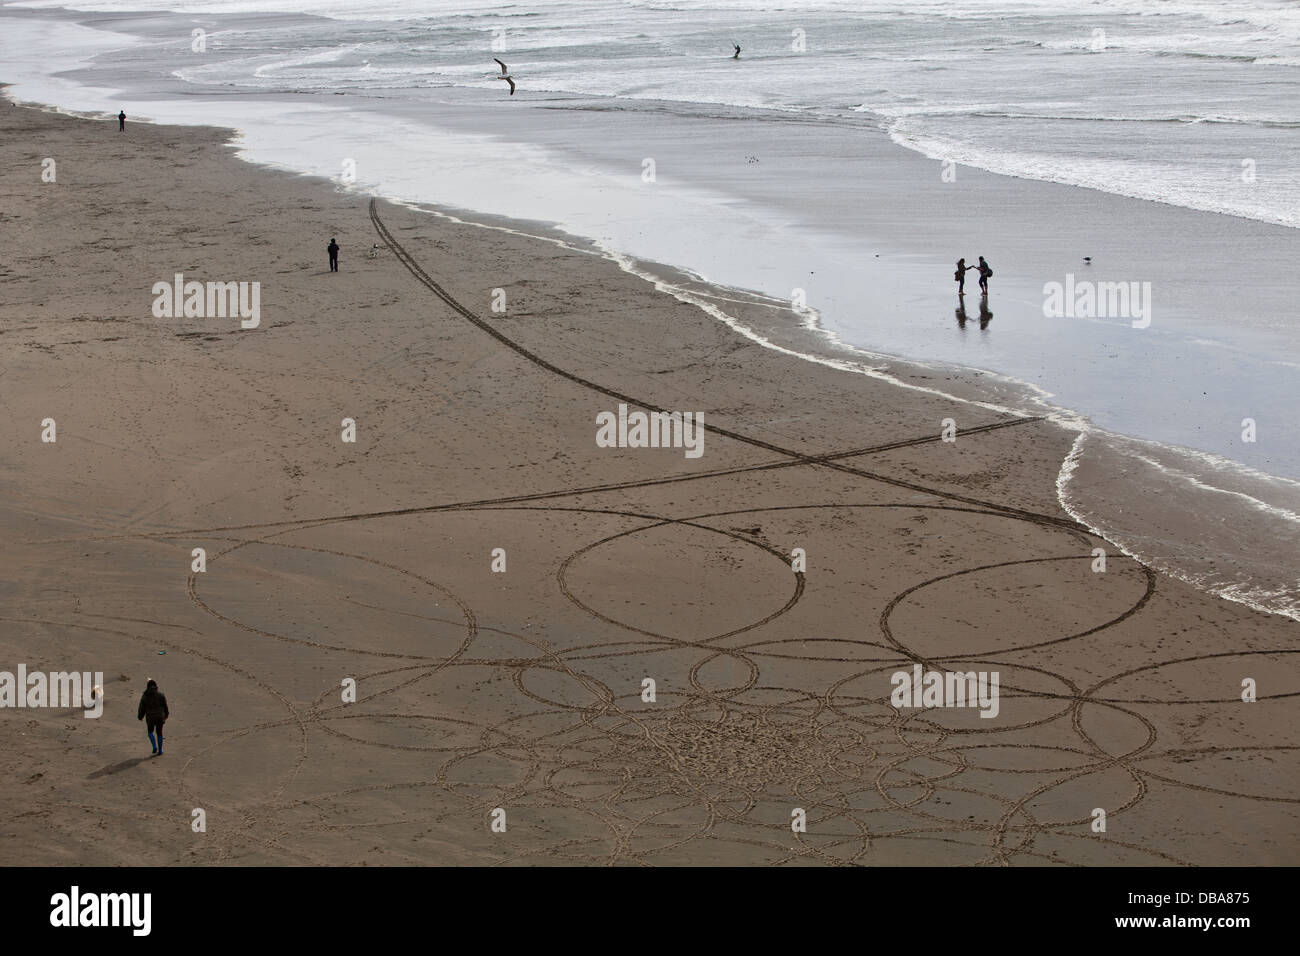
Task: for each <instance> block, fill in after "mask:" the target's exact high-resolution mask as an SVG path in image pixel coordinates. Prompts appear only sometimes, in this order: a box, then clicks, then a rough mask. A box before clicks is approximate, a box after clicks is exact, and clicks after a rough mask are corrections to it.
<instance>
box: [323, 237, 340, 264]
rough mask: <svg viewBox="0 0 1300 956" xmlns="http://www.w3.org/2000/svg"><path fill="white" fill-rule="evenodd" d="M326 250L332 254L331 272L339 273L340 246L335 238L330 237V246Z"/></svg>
mask: <svg viewBox="0 0 1300 956" xmlns="http://www.w3.org/2000/svg"><path fill="white" fill-rule="evenodd" d="M325 249H326V251H327V252H328V253H329V254H330V272H338V271H339V244H338V243H337V242H335V241H334V237H333V236H331V237H330V244H329V245H328V246H326V247H325Z"/></svg>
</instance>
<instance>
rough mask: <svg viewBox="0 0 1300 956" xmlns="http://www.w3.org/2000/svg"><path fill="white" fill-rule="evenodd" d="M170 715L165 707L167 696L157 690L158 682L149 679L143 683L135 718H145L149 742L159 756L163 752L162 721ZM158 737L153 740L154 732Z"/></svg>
mask: <svg viewBox="0 0 1300 956" xmlns="http://www.w3.org/2000/svg"><path fill="white" fill-rule="evenodd" d="M170 716H171V711H169V710H168V709H167V698H166V697H165V696H164V695H163V694H162V693H161V692H159V690H158V682H157V681H155V680H150V681H149V683H147V684H145V687H144V693H143V694H141V695H140V707H139V709H138V710H137V711H136V715H135V719H136V720H146V719H147V720H146V723H145V728H146V729H147V730H148V731H149V743H150V744H152V745H153V752H154V753H155V754H157V755H159V756H161V755H162V752H163V749H162V748H163V738H162V730H163V722H164V721H165V720H166V719H167V718H168V717H170ZM155 733H156V734H157V735H158V739H157V740H154V734H155Z"/></svg>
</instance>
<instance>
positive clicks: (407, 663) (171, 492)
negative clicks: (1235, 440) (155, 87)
mask: <svg viewBox="0 0 1300 956" xmlns="http://www.w3.org/2000/svg"><path fill="white" fill-rule="evenodd" d="M0 133H2V135H0V160H2V162H0V200H2V202H0V222H2V223H3V226H4V232H5V237H6V242H5V250H4V255H3V258H2V259H0V288H2V289H3V297H2V298H0V345H2V346H3V349H2V350H0V355H2V356H3V360H2V361H3V366H0V397H2V398H3V402H2V405H3V413H2V414H3V418H2V421H3V429H4V435H5V452H6V453H5V454H4V455H3V456H0V536H2V540H3V542H4V546H3V547H2V548H0V619H2V620H3V626H2V627H0V670H9V671H12V670H14V669H15V668H16V667H17V665H18V664H20V663H22V664H25V665H26V667H27V668H28V669H29V670H44V671H63V670H72V669H75V670H78V671H92V672H102V673H103V675H104V690H105V703H104V710H103V716H102V717H101V718H99V719H86V718H84V717H83V716H82V714H81V712H80V711H77V710H66V709H65V710H59V709H53V708H46V709H40V710H36V709H30V710H19V709H6V710H2V711H0V744H2V746H0V767H2V768H3V772H4V776H5V780H6V784H5V785H4V786H3V787H0V858H4V859H7V860H10V861H18V860H22V861H23V862H39V863H52V864H76V865H89V864H101V865H132V864H152V865H175V864H200V865H202V864H273V865H301V864H321V865H362V864H367V865H374V864H398V865H400V864H421V865H443V864H474V865H480V864H483V865H487V864H529V865H532V864H602V865H603V864H638V865H674V864H786V865H789V864H812V865H841V864H861V865H920V864H925V865H1045V864H1054V865H1106V866H1123V865H1147V864H1175V865H1178V864H1181V865H1210V864H1218V865H1250V864H1289V865H1294V864H1296V863H1300V840H1298V839H1297V838H1298V837H1300V814H1298V812H1297V804H1300V798H1297V797H1296V795H1295V785H1294V784H1295V780H1296V779H1297V771H1298V770H1300V767H1298V766H1297V762H1298V759H1300V758H1298V757H1297V748H1300V741H1298V740H1297V735H1296V730H1295V728H1296V726H1297V723H1298V722H1297V696H1296V695H1297V694H1300V668H1298V667H1297V660H1296V657H1295V655H1296V653H1297V651H1296V649H1295V648H1296V640H1295V639H1296V634H1297V627H1298V626H1300V625H1297V623H1296V622H1294V621H1290V620H1287V619H1285V618H1282V617H1277V616H1270V615H1267V614H1264V613H1260V612H1257V611H1254V610H1251V609H1250V608H1248V607H1245V606H1242V605H1240V604H1233V603H1230V602H1228V601H1224V600H1221V599H1219V598H1216V597H1213V596H1210V595H1207V594H1205V593H1202V592H1200V591H1198V590H1196V589H1194V588H1192V587H1190V586H1189V585H1187V584H1184V583H1182V582H1180V581H1177V580H1174V579H1172V578H1170V577H1168V576H1166V575H1164V574H1161V573H1158V572H1156V571H1153V570H1151V569H1148V568H1145V567H1143V566H1141V565H1139V564H1138V563H1136V562H1134V561H1133V560H1131V559H1129V558H1127V557H1125V556H1124V555H1123V554H1121V553H1119V552H1118V550H1116V549H1115V548H1113V547H1112V546H1111V545H1110V544H1108V542H1106V541H1105V540H1103V539H1101V538H1099V537H1097V536H1095V535H1093V534H1091V533H1089V532H1088V531H1087V529H1086V528H1083V527H1081V526H1079V525H1078V524H1076V522H1075V521H1074V520H1073V519H1071V518H1070V516H1069V515H1068V514H1066V513H1065V512H1064V511H1063V510H1062V508H1061V507H1060V505H1059V503H1058V500H1057V495H1056V484H1055V482H1056V479H1057V475H1058V473H1059V471H1060V468H1061V463H1062V461H1063V460H1064V459H1065V458H1066V456H1067V455H1068V454H1069V452H1070V449H1071V445H1072V442H1073V440H1074V434H1073V433H1071V432H1069V431H1066V430H1063V429H1062V428H1060V427H1058V426H1057V425H1055V424H1053V423H1051V422H1049V421H1046V420H1042V419H1035V418H1017V417H1014V416H1009V415H1005V414H1000V413H998V412H996V411H994V410H991V409H990V408H988V407H982V406H980V405H978V404H972V403H970V402H962V401H954V400H951V399H948V398H944V397H941V396H939V395H938V394H935V393H933V392H927V391H925V390H924V387H925V386H927V385H929V386H931V387H934V388H935V389H936V390H942V391H946V392H951V393H960V394H972V395H974V394H978V391H979V383H977V382H974V381H969V380H961V379H960V377H959V376H958V375H957V373H955V372H954V373H950V372H940V371H935V370H924V369H914V370H912V374H911V375H910V376H909V379H910V381H912V382H913V383H914V384H916V385H918V386H921V387H920V388H903V387H899V386H896V385H892V384H890V383H889V382H886V381H882V380H880V379H878V378H871V377H869V376H866V375H861V374H855V373H853V372H850V371H844V370H839V369H836V368H833V367H830V366H829V365H819V364H814V363H811V362H806V361H801V360H799V359H795V358H791V357H789V356H788V355H784V354H781V353H780V352H778V351H775V350H772V349H768V348H763V347H761V346H759V345H757V344H755V343H754V342H752V341H750V340H748V339H746V338H744V337H743V336H741V335H739V334H737V333H736V332H734V331H732V330H731V329H729V328H727V327H725V326H724V325H722V324H720V323H719V322H717V321H716V320H715V319H714V318H712V317H711V316H710V315H708V314H706V313H705V312H704V311H702V310H700V309H698V308H696V307H694V306H692V305H689V304H687V303H685V302H682V301H679V300H678V299H677V298H674V297H673V296H671V295H668V294H665V293H664V292H662V291H659V290H657V289H656V288H655V287H654V286H653V285H652V284H650V283H648V282H646V281H644V280H643V279H642V278H639V277H638V276H636V275H634V274H631V273H629V272H628V271H626V270H624V269H621V268H619V266H618V265H617V264H616V263H614V262H611V261H610V260H608V259H606V258H602V257H600V256H597V255H594V254H592V253H591V252H590V251H587V250H584V249H582V248H580V247H576V246H573V245H568V244H564V243H561V242H548V241H545V240H543V239H539V238H534V237H530V236H525V235H521V234H519V233H518V232H515V231H513V230H512V229H511V228H510V227H509V224H507V223H502V222H485V223H481V224H476V223H469V222H465V221H461V220H459V219H457V218H454V217H449V216H447V215H439V214H436V213H434V212H431V211H424V210H420V209H415V208H410V207H405V206H397V205H393V204H389V203H385V202H382V201H378V202H373V203H372V201H371V200H370V199H369V198H368V197H367V196H365V195H362V194H361V193H359V192H353V191H347V190H343V189H340V188H338V187H337V186H336V185H334V184H331V183H330V182H327V181H324V180H319V179H312V178H307V177H299V176H294V175H291V174H288V173H280V172H274V171H270V170H266V169H262V168H257V167H254V166H251V165H249V164H246V163H242V162H240V161H238V160H237V159H235V158H234V157H233V155H232V154H231V151H230V149H229V148H228V147H227V146H226V145H225V144H226V142H227V140H228V136H229V134H228V132H227V131H223V130H215V129H208V128H200V127H172V126H150V125H143V124H136V123H131V122H128V124H127V128H126V130H125V132H122V133H119V132H118V129H117V124H116V122H110V121H107V120H89V119H81V118H73V117H68V116H60V115H56V114H52V113H47V112H40V111H36V110H31V109H26V108H21V107H17V106H12V105H10V104H8V103H6V104H4V105H3V107H0ZM49 159H52V160H53V161H54V163H55V167H56V169H57V175H56V178H55V181H53V182H47V181H43V179H42V171H43V169H44V168H46V164H44V163H43V160H49ZM331 236H336V237H337V238H338V242H339V244H340V246H341V247H342V253H341V256H340V271H339V272H338V273H331V272H329V271H328V268H327V262H326V253H325V246H326V244H327V243H328V242H329V240H330V237H331ZM374 243H378V244H379V245H380V249H379V250H378V252H377V254H376V256H375V257H374V258H369V257H368V256H367V250H369V249H370V248H371V246H372V244H374ZM178 273H179V274H182V275H183V276H184V277H185V279H186V280H197V281H201V282H209V281H212V282H249V283H252V282H257V283H260V316H259V321H258V324H257V326H256V327H254V328H241V324H240V320H239V318H238V317H231V316H188V317H187V316H184V315H182V316H180V317H175V316H173V317H158V316H156V315H155V310H154V307H153V306H154V303H155V299H156V294H155V293H154V291H153V288H154V285H155V283H159V282H161V283H172V282H173V278H174V276H175V275H176V274H178ZM706 294H708V295H717V296H726V297H729V298H730V299H732V300H735V299H740V300H742V302H734V301H733V303H732V304H733V305H734V306H735V307H736V308H739V309H741V311H742V313H743V311H744V309H745V308H746V306H744V305H743V300H744V294H743V293H737V292H735V291H733V290H720V289H715V290H708V291H707V293H706ZM494 306H495V308H494ZM752 308H753V309H754V310H756V311H758V310H762V309H763V308H765V306H764V305H763V304H762V303H760V302H758V301H757V300H755V301H754V303H753V305H752ZM791 334H793V333H791ZM800 347H801V348H807V349H814V348H818V347H820V348H822V349H824V350H826V355H827V357H828V358H835V357H836V353H833V352H831V351H829V349H830V346H828V345H822V346H817V345H815V344H813V343H811V342H807V343H801V346H800ZM838 357H839V358H840V359H843V356H842V355H840V356H838ZM621 404H622V405H627V406H628V407H629V409H631V410H651V411H654V410H659V411H680V412H687V413H699V414H702V415H703V422H704V427H705V431H704V434H703V446H702V447H703V453H702V454H701V455H700V456H699V457H690V456H688V455H687V454H685V453H684V450H683V449H682V448H632V447H617V448H609V447H600V445H598V443H597V441H596V435H597V426H596V422H597V416H598V415H600V414H601V413H602V412H609V413H614V414H618V412H619V406H620V405H621ZM47 419H53V420H54V422H55V429H56V435H57V438H56V440H55V441H52V442H51V441H43V440H42V434H43V432H44V431H45V430H46V426H45V425H44V424H43V423H44V422H45V420H47ZM949 419H951V424H950V425H949V424H948V423H947V422H946V420H949ZM345 420H351V421H352V422H353V423H354V426H355V441H345V440H344V434H345V432H347V430H348V426H347V425H346V424H345ZM945 426H947V431H948V435H949V437H954V431H955V440H952V441H945V440H944V433H945ZM1099 480H1100V479H1099ZM1143 508H1144V503H1143V502H1141V501H1135V502H1134V503H1133V509H1134V511H1135V512H1140V511H1142V509H1143ZM1167 520H1170V521H1176V520H1178V516H1177V515H1176V514H1175V515H1171V516H1169V517H1168V519H1167ZM196 548H202V549H204V552H205V556H206V569H205V570H202V571H194V570H192V562H193V561H194V560H195V559H194V557H193V551H194V549H196ZM1098 548H1101V549H1103V550H1104V551H1105V552H1106V564H1105V570H1104V571H1099V570H1096V567H1097V563H1096V562H1097V556H1096V554H1095V549H1098ZM796 549H802V551H801V552H798V553H796ZM805 560H806V569H805V570H796V568H797V567H805V564H804V561H805ZM502 564H504V570H500V568H501V567H502ZM494 565H495V566H496V568H497V569H496V570H494ZM915 665H920V666H921V667H922V668H923V669H926V670H937V671H963V672H964V671H981V672H996V673H998V674H999V675H1000V680H1001V701H1000V707H999V708H998V712H997V714H996V716H992V717H989V718H985V717H981V716H980V712H979V711H978V710H976V709H973V708H903V709H899V708H897V707H895V706H893V705H892V704H891V690H892V686H891V678H892V675H894V674H896V673H898V672H907V673H911V672H912V668H913V667H914V666H915ZM148 678H153V679H155V680H157V681H158V683H159V685H160V686H161V688H162V689H163V691H164V692H165V693H166V694H167V696H168V699H169V701H170V706H171V711H172V717H171V718H170V720H169V721H168V723H167V742H168V743H167V749H166V753H165V754H164V755H163V756H162V757H158V758H152V757H151V756H150V755H149V748H148V744H147V741H146V739H145V733H144V727H143V725H141V724H140V723H138V722H137V721H136V720H135V717H136V712H135V711H136V703H137V700H138V698H139V695H140V692H141V690H142V689H143V687H144V683H145V681H146V679H148ZM1248 678H1249V679H1252V680H1253V681H1255V682H1256V683H1257V696H1258V699H1257V700H1256V701H1254V702H1245V701H1243V700H1242V694H1243V690H1242V688H1243V681H1244V680H1246V679H1248ZM349 679H351V680H354V681H355V682H356V694H355V700H354V701H353V700H347V701H345V700H344V694H345V692H346V687H345V686H344V684H345V682H346V681H348V680H349ZM646 679H650V680H652V681H653V686H654V694H653V695H652V696H653V698H654V699H653V700H649V699H647V696H648V694H647V690H646V684H645V681H646ZM197 809H201V810H203V811H204V814H203V816H204V817H205V819H206V829H205V830H204V831H203V832H195V829H194V827H193V826H192V821H193V819H194V812H195V810H197ZM498 809H499V810H501V811H503V814H494V811H497V810H498ZM1097 810H1104V811H1105V814H1104V817H1105V829H1104V832H1099V831H1098V830H1097V828H1096V823H1097V820H1098V817H1097V813H1096V811H1097ZM798 811H802V812H803V814H804V816H805V818H806V829H804V830H802V831H800V832H795V831H794V830H793V829H792V825H791V822H792V814H794V813H796V812H798ZM496 819H504V821H505V828H504V831H501V830H500V829H497V830H494V829H493V822H494V820H496ZM31 847H40V848H41V852H42V854H43V857H42V858H41V859H40V860H29V859H26V855H27V854H29V848H31Z"/></svg>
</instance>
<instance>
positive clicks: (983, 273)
mask: <svg viewBox="0 0 1300 956" xmlns="http://www.w3.org/2000/svg"><path fill="white" fill-rule="evenodd" d="M978 268H979V270H980V292H981V293H982V294H984V295H988V294H989V276H991V275H993V270H992V269H991V268H989V264H988V263H987V262H985V261H984V257H983V256H980V264H979V266H978Z"/></svg>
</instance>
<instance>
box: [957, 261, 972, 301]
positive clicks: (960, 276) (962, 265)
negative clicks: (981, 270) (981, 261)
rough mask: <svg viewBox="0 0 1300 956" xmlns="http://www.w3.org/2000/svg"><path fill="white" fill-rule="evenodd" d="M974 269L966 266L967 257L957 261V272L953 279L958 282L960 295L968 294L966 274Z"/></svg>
mask: <svg viewBox="0 0 1300 956" xmlns="http://www.w3.org/2000/svg"><path fill="white" fill-rule="evenodd" d="M974 268H975V267H974V266H968V265H966V257H965V256H963V257H962V258H960V259H958V260H957V271H956V272H954V273H953V275H952V277H953V278H954V279H956V280H957V294H958V295H965V294H966V273H967V272H968V271H969V270H971V269H974Z"/></svg>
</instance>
